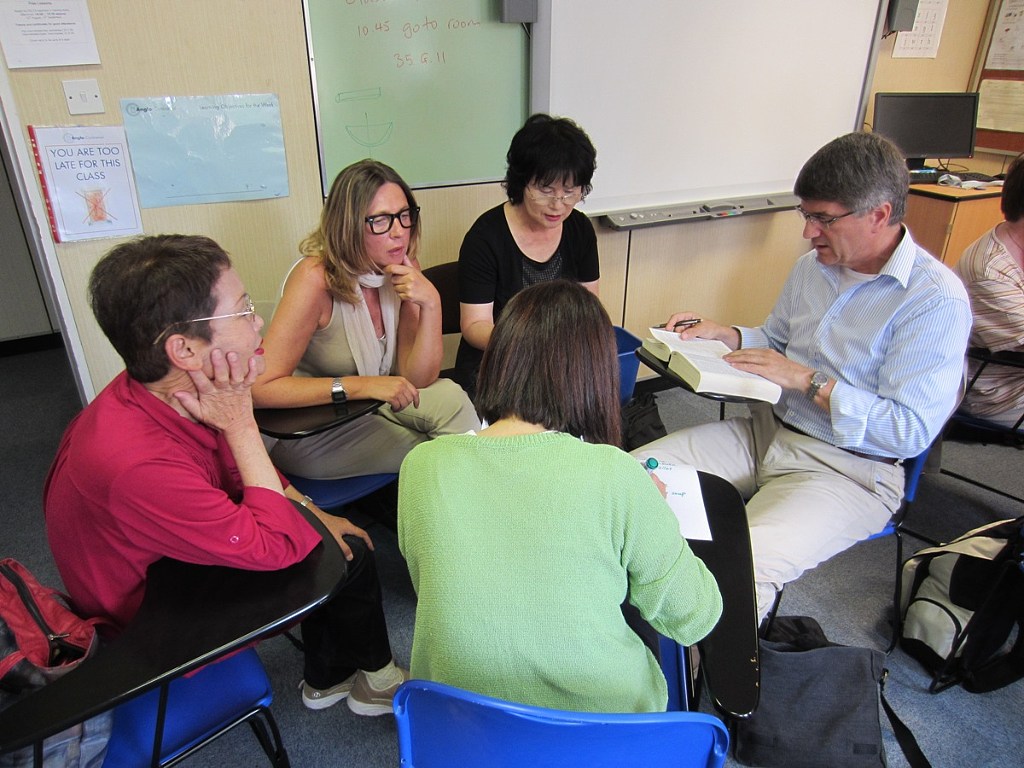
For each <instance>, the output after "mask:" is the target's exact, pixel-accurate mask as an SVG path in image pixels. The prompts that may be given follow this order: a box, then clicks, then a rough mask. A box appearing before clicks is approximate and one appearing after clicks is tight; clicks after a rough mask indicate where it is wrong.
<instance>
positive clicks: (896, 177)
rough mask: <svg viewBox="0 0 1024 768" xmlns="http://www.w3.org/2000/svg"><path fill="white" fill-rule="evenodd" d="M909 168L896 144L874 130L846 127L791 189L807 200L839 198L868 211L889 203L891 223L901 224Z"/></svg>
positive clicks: (802, 171) (803, 170) (817, 154)
mask: <svg viewBox="0 0 1024 768" xmlns="http://www.w3.org/2000/svg"><path fill="white" fill-rule="evenodd" d="M909 187H910V174H909V173H908V172H907V164H906V161H905V160H904V159H903V155H902V154H901V153H900V151H899V150H898V149H897V148H896V146H895V145H894V144H893V143H892V142H891V141H889V140H888V139H886V138H883V137H882V136H880V135H878V134H876V133H848V134H846V135H845V136H840V137H839V138H837V139H833V140H832V141H830V142H829V143H828V144H826V145H825V146H824V147H822V148H821V149H819V150H818V151H817V152H815V153H814V154H813V155H812V156H811V159H810V160H808V161H807V162H806V163H804V167H803V168H801V169H800V175H799V176H797V177H796V184H795V185H794V186H793V193H794V194H795V195H796V196H797V197H799V198H801V199H803V200H822V201H828V202H833V203H839V204H841V205H843V206H845V207H846V208H848V209H849V210H851V211H867V210H870V209H872V208H874V207H876V206H879V205H881V204H882V203H886V202H888V203H890V204H891V206H892V212H891V213H890V214H889V224H899V223H900V222H901V221H903V215H904V213H905V212H906V207H907V191H908V189H909Z"/></svg>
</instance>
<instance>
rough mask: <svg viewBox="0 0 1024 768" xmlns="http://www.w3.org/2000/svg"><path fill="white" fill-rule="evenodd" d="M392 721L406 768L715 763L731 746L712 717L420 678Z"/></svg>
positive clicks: (398, 697) (693, 767)
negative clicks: (603, 708)
mask: <svg viewBox="0 0 1024 768" xmlns="http://www.w3.org/2000/svg"><path fill="white" fill-rule="evenodd" d="M395 720H396V721H397V724H398V752H399V757H400V758H401V765H402V766H403V767H404V768H441V767H442V766H443V768H450V767H451V766H465V767H466V768H468V767H469V766H473V768H522V766H530V768H545V767H546V766H550V767H551V768H554V767H555V766H557V767H558V768H562V766H567V765H595V766H616V768H620V767H625V766H637V768H656V766H660V765H666V766H667V765H672V766H677V767H678V768H720V766H721V765H722V764H723V763H724V762H725V756H726V754H727V753H728V751H729V733H728V731H727V730H726V728H725V726H724V725H723V724H722V721H721V720H719V719H718V718H716V717H712V716H711V715H705V714H701V713H698V712H653V713H641V714H594V713H581V712H564V711H561V710H555V709H543V708H541V707H532V706H527V705H525V704H513V703H511V702H507V701H502V700H500V699H494V698H491V697H489V696H482V695H480V694H477V693H471V692H469V691H463V690H460V689H458V688H453V687H452V686H449V685H443V684H441V683H434V682H429V681H426V680H409V681H408V682H406V683H404V684H403V685H402V687H401V688H399V689H398V692H397V693H396V694H395Z"/></svg>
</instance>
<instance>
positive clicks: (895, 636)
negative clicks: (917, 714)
mask: <svg viewBox="0 0 1024 768" xmlns="http://www.w3.org/2000/svg"><path fill="white" fill-rule="evenodd" d="M931 449H932V447H931V446H930V445H929V446H928V447H927V448H925V449H924V450H923V451H921V453H919V454H918V455H917V456H915V457H914V458H912V459H907V460H906V461H904V462H903V471H904V483H903V503H902V504H901V505H900V508H899V509H898V510H896V513H895V514H894V515H893V516H892V517H891V518H889V522H887V523H886V524H885V527H884V528H883V529H882V530H880V531H879V532H878V533H875V534H873V535H871V536H868V537H867V539H865V541H873V540H874V539H881V538H883V537H885V536H895V537H896V579H895V586H894V587H893V602H892V605H893V625H892V637H890V638H889V645H888V647H887V648H886V649H885V652H886V653H889V652H891V651H892V649H893V648H895V647H896V643H897V641H898V640H899V637H900V625H901V623H902V622H901V619H900V600H901V597H902V586H903V585H902V580H901V578H900V574H901V571H902V570H903V531H904V527H903V521H904V520H905V519H906V517H907V513H908V512H909V511H910V506H911V504H912V503H913V502H914V499H915V497H916V496H917V487H918V485H919V484H920V482H921V475H922V474H923V473H924V466H925V464H926V463H927V461H928V453H929V452H930V451H931ZM915 536H916V534H915ZM785 586H786V585H785V584H783V585H782V589H780V590H779V591H778V594H776V595H775V602H774V604H773V605H772V608H771V610H770V611H769V612H768V617H767V619H766V621H765V623H764V629H763V632H767V630H768V627H770V626H771V623H772V620H773V619H774V618H775V616H776V614H777V613H778V611H779V603H781V602H782V593H783V590H784V589H785Z"/></svg>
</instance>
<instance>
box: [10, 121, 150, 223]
mask: <svg viewBox="0 0 1024 768" xmlns="http://www.w3.org/2000/svg"><path fill="white" fill-rule="evenodd" d="M29 135H30V137H31V138H32V143H33V149H34V150H35V155H36V168H37V170H38V171H39V174H40V177H41V180H42V186H43V193H44V195H45V197H46V205H47V208H48V209H49V214H50V223H51V225H52V227H53V230H54V239H56V240H57V242H60V243H66V242H68V241H70V240H88V239H91V238H95V237H125V236H127V235H137V234H140V233H141V232H142V217H141V215H140V213H139V201H138V197H137V196H136V194H135V179H134V177H133V175H132V164H131V158H129V157H128V142H127V141H126V140H125V135H124V128H122V127H121V126H119V125H113V126H66V127H56V128H41V127H39V126H29Z"/></svg>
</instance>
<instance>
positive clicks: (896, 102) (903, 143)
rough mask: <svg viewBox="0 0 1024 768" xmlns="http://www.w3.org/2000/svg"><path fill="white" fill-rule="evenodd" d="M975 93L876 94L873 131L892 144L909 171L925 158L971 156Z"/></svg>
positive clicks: (922, 164)
mask: <svg viewBox="0 0 1024 768" xmlns="http://www.w3.org/2000/svg"><path fill="white" fill-rule="evenodd" d="M977 122H978V94H977V93H876V94H875V119H874V125H873V126H872V130H873V131H874V132H875V133H880V134H882V135H883V136H885V137H886V138H887V139H889V140H890V141H892V142H893V143H894V144H895V145H896V146H897V147H899V148H900V151H901V152H902V153H903V156H904V157H905V158H906V159H907V167H908V168H910V169H911V170H915V169H920V168H924V161H925V158H927V157H935V158H940V157H946V158H949V157H971V156H973V155H974V134H975V125H976V124H977Z"/></svg>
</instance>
